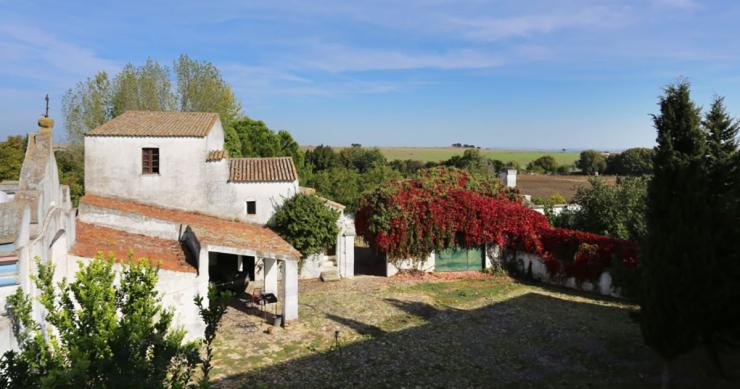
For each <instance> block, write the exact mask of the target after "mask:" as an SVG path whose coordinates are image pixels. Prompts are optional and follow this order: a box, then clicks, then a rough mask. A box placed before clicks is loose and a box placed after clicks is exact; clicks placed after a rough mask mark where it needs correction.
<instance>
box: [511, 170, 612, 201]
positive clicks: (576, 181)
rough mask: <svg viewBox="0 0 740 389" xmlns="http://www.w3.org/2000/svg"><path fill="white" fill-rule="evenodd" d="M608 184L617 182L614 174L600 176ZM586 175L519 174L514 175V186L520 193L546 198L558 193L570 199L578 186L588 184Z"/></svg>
mask: <svg viewBox="0 0 740 389" xmlns="http://www.w3.org/2000/svg"><path fill="white" fill-rule="evenodd" d="M600 178H601V179H603V180H605V181H606V182H607V183H609V184H612V185H613V184H615V183H616V182H617V177H616V176H602V177H600ZM588 179H589V177H588V176H556V175H546V174H520V175H518V176H517V177H516V186H517V188H518V189H519V191H520V192H521V193H522V194H526V195H531V196H532V197H540V198H547V197H550V196H552V195H553V194H556V193H558V194H560V195H561V196H563V197H564V198H565V199H566V200H568V201H570V200H571V199H572V198H573V196H574V195H575V194H576V189H577V188H578V187H579V186H587V185H588Z"/></svg>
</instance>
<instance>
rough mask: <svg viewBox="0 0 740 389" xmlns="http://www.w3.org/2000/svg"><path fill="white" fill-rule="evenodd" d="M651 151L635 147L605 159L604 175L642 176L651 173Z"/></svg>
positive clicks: (652, 153)
mask: <svg viewBox="0 0 740 389" xmlns="http://www.w3.org/2000/svg"><path fill="white" fill-rule="evenodd" d="M653 155H655V153H654V152H653V149H648V148H644V147H635V148H631V149H627V150H624V151H622V152H621V153H616V154H612V155H610V156H609V157H607V159H606V170H605V171H604V173H606V174H616V175H620V176H643V175H649V174H652V173H653Z"/></svg>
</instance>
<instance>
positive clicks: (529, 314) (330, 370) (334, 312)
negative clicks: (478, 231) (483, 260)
mask: <svg viewBox="0 0 740 389" xmlns="http://www.w3.org/2000/svg"><path fill="white" fill-rule="evenodd" d="M476 274H477V276H476V275H474V277H472V278H466V279H459V280H440V279H436V277H433V278H434V279H430V280H429V279H427V280H418V279H403V278H398V277H396V278H390V279H387V278H381V277H370V276H361V277H358V278H356V279H354V280H342V281H340V282H336V283H321V282H319V281H302V282H301V284H300V289H301V294H300V315H301V318H300V320H299V321H298V322H296V323H294V324H292V325H290V326H289V327H288V328H287V329H282V328H274V329H273V331H272V332H271V333H269V334H268V333H265V330H266V329H267V328H268V326H267V325H266V324H259V327H256V328H255V327H248V326H245V325H244V324H245V323H247V322H259V319H258V318H257V317H256V316H254V315H253V314H248V313H245V312H244V308H243V304H241V303H239V302H237V303H235V304H234V307H233V308H230V309H229V311H228V312H227V314H226V317H225V318H224V326H223V328H222V329H221V331H220V332H219V334H218V337H217V340H216V354H215V361H214V365H215V370H214V376H213V380H214V383H215V385H216V386H217V387H225V388H232V387H233V388H238V387H265V388H267V387H270V388H272V387H301V388H326V387H334V388H345V387H389V388H398V387H419V388H427V387H445V388H462V387H500V386H505V387H566V386H567V387H594V388H597V387H615V386H616V387H655V386H656V385H657V384H658V383H659V378H658V377H659V376H660V371H661V370H660V363H659V362H658V359H657V358H656V357H655V356H654V355H653V353H652V352H651V351H650V350H649V349H648V348H647V347H645V346H644V345H643V343H642V339H641V336H640V330H639V327H638V326H637V325H636V324H635V323H634V322H633V321H632V320H630V318H629V317H628V316H629V315H628V314H629V312H631V311H632V310H633V309H634V307H632V306H630V305H626V304H624V303H621V302H619V301H615V300H610V299H600V298H598V297H595V296H593V295H587V294H582V293H574V292H566V291H562V290H558V289H549V288H544V287H539V286H532V285H525V284H521V283H517V282H515V281H513V280H511V279H509V278H506V277H493V276H485V277H484V276H482V275H480V273H476ZM335 331H339V342H338V345H339V346H337V342H336V340H335ZM688 366H691V368H692V369H693V368H695V367H696V366H697V364H695V363H692V364H688ZM689 370H691V369H688V370H687V369H682V370H677V371H680V372H682V374H684V373H685V372H686V371H689ZM696 377H697V376H696V375H688V376H686V377H680V379H679V380H678V381H677V382H676V383H677V384H678V385H677V386H678V387H681V386H682V385H688V386H691V385H695V384H696V383H697V382H698V381H697V378H696ZM715 384H716V382H715Z"/></svg>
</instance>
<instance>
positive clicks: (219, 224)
mask: <svg viewBox="0 0 740 389" xmlns="http://www.w3.org/2000/svg"><path fill="white" fill-rule="evenodd" d="M80 203H86V204H89V205H92V206H96V207H100V208H109V209H113V210H117V211H119V212H128V213H136V214H139V215H142V216H146V217H150V218H153V219H159V220H166V221H170V222H173V223H178V224H185V225H189V226H190V228H192V229H193V232H195V235H196V236H197V237H198V240H199V241H200V242H201V244H210V245H218V246H225V247H231V248H235V249H249V250H254V251H255V252H256V253H257V255H258V256H261V257H269V258H278V259H298V258H300V253H299V252H298V251H297V250H296V249H294V248H293V246H291V245H290V243H288V242H286V241H285V240H283V238H281V237H280V235H278V234H277V233H276V232H275V231H273V230H271V229H269V228H267V227H265V226H261V225H257V224H251V223H245V222H238V221H231V220H226V219H221V218H217V217H213V216H207V215H202V214H199V213H195V212H186V211H181V210H175V209H169V208H160V207H156V206H152V205H146V204H141V203H136V202H133V201H128V200H120V199H112V198H107V197H98V196H93V195H85V196H84V197H82V198H81V199H80Z"/></svg>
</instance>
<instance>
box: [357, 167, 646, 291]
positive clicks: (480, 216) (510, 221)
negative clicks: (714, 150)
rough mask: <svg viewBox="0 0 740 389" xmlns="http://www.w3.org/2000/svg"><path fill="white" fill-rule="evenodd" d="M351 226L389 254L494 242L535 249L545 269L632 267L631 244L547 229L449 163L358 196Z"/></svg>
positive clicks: (497, 190)
mask: <svg viewBox="0 0 740 389" xmlns="http://www.w3.org/2000/svg"><path fill="white" fill-rule="evenodd" d="M355 224H356V227H357V232H358V233H359V234H361V235H362V236H363V237H364V238H365V240H366V241H367V242H368V243H369V244H370V245H371V246H373V247H376V248H378V249H379V250H380V251H382V252H384V253H386V254H387V255H388V257H389V258H398V259H400V258H419V259H421V258H426V257H427V256H428V255H429V254H430V253H431V252H432V251H435V250H442V249H444V248H447V247H450V246H455V245H456V246H460V247H476V246H481V245H483V244H493V243H495V244H497V245H499V246H500V247H502V248H504V249H515V250H521V251H525V252H528V253H532V254H536V255H539V256H540V257H541V258H542V260H543V261H544V262H545V265H546V266H547V269H548V271H549V272H550V274H551V275H553V276H557V275H565V276H568V277H570V276H573V277H576V279H578V280H586V279H591V280H594V279H596V278H598V277H599V275H601V273H602V272H603V271H604V270H605V269H607V268H609V267H611V266H613V265H614V261H620V262H621V263H622V264H623V265H624V266H626V267H629V268H632V267H634V266H636V265H637V245H636V244H634V243H633V242H629V241H624V240H619V239H614V238H610V237H607V236H602V235H597V234H591V233H586V232H581V231H572V230H565V229H558V228H553V227H551V226H550V225H549V223H548V221H547V218H545V216H543V215H542V214H540V213H538V212H536V211H534V210H532V209H529V208H527V207H525V206H524V205H522V203H521V201H520V200H518V199H517V197H516V196H513V195H512V194H511V193H508V194H507V193H506V190H505V189H504V188H502V187H500V186H498V185H497V184H496V183H493V182H487V181H480V180H476V179H475V178H474V177H472V176H470V175H469V174H468V173H466V172H465V171H462V170H458V169H454V168H435V169H430V170H428V171H426V172H425V173H423V174H422V175H421V178H419V179H414V180H399V181H393V182H390V183H387V184H386V185H384V186H382V187H381V188H378V189H377V190H376V191H374V192H370V193H368V194H366V195H364V196H363V197H362V199H361V200H360V205H359V207H358V209H357V213H356V215H355Z"/></svg>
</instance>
